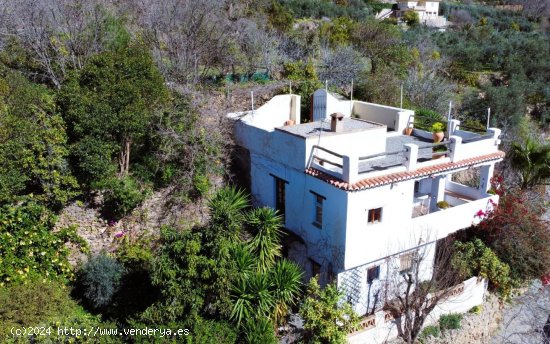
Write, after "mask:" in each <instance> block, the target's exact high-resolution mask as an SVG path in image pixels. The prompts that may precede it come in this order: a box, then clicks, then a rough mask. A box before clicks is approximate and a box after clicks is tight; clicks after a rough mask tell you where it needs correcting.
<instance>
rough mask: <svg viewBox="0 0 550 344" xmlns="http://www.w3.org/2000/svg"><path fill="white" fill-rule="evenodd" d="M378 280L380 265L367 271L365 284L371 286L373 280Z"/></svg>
mask: <svg viewBox="0 0 550 344" xmlns="http://www.w3.org/2000/svg"><path fill="white" fill-rule="evenodd" d="M379 278H380V265H377V266H373V267H372V268H370V269H368V270H367V283H368V284H371V283H372V282H373V281H374V280H377V279H379Z"/></svg>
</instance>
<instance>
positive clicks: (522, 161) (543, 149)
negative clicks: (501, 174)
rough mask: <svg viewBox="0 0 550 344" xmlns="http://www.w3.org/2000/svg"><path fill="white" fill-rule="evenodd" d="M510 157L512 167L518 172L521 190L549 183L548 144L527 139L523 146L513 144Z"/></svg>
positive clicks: (549, 155) (549, 156) (549, 145)
mask: <svg viewBox="0 0 550 344" xmlns="http://www.w3.org/2000/svg"><path fill="white" fill-rule="evenodd" d="M510 155H511V164H512V167H513V168H514V169H516V170H517V171H518V172H519V175H520V179H521V184H520V187H521V188H522V189H528V188H533V187H535V186H537V185H545V184H547V183H548V182H549V181H550V144H540V143H537V142H536V141H535V140H533V139H530V138H527V139H526V140H525V142H524V143H523V144H520V143H517V142H513V143H512V148H511V154H510Z"/></svg>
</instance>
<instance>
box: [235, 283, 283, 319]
mask: <svg viewBox="0 0 550 344" xmlns="http://www.w3.org/2000/svg"><path fill="white" fill-rule="evenodd" d="M271 288H272V283H271V281H270V279H269V276H268V275H267V274H263V273H261V272H256V273H253V274H251V275H249V276H247V278H238V279H237V280H236V281H235V282H233V284H232V290H231V292H232V295H234V305H233V310H232V311H231V318H232V319H234V320H235V321H236V322H237V325H241V323H242V322H243V321H244V320H246V319H250V318H253V317H259V318H260V317H269V316H270V315H271V311H272V309H273V308H274V307H275V300H274V297H273V294H272V293H271V292H270V289H271Z"/></svg>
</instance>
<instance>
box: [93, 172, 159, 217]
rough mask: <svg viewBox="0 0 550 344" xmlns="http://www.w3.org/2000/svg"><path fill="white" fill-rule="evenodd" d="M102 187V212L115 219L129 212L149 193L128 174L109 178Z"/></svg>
mask: <svg viewBox="0 0 550 344" xmlns="http://www.w3.org/2000/svg"><path fill="white" fill-rule="evenodd" d="M104 188H105V191H104V193H103V213H104V215H106V216H109V217H112V218H115V219H119V218H121V217H123V216H125V215H128V214H130V213H131V212H132V210H134V208H135V207H137V206H138V205H139V204H140V203H141V202H143V200H144V199H145V198H146V197H147V195H148V194H149V190H148V189H145V190H142V188H141V187H140V185H139V183H138V182H137V181H136V180H135V179H134V178H132V177H130V176H127V177H124V178H113V179H109V180H108V181H106V182H105V184H104Z"/></svg>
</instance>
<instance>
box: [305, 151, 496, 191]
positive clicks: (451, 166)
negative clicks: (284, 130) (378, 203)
mask: <svg viewBox="0 0 550 344" xmlns="http://www.w3.org/2000/svg"><path fill="white" fill-rule="evenodd" d="M504 155H505V154H504V152H501V151H498V152H496V153H491V154H486V155H480V156H476V157H473V158H469V159H464V160H460V161H456V162H446V163H443V164H437V165H432V166H427V167H423V168H419V169H417V170H414V171H407V172H397V173H390V174H387V175H384V176H378V177H371V178H365V179H361V180H359V181H357V182H355V183H351V184H350V183H347V182H345V181H343V180H341V179H339V178H337V177H334V176H332V175H330V174H328V173H325V172H322V171H319V170H317V169H315V168H313V167H310V168H307V169H306V170H305V173H306V174H309V175H310V176H313V177H316V178H319V179H321V180H323V181H325V182H327V183H329V184H331V185H334V186H335V187H337V188H339V189H342V190H347V191H359V190H365V189H370V188H375V187H378V186H382V185H388V184H392V183H395V182H399V181H403V180H409V179H415V178H422V177H426V176H430V175H433V174H439V173H443V172H448V171H452V170H457V169H461V168H464V167H467V166H473V165H477V164H480V163H484V162H487V161H493V160H500V159H502V158H504Z"/></svg>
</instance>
